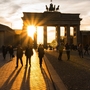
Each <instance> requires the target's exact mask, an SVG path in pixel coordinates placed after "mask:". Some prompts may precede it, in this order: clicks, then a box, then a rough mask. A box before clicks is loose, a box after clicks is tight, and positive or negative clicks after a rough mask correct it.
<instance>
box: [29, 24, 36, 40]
mask: <svg viewBox="0 0 90 90" xmlns="http://www.w3.org/2000/svg"><path fill="white" fill-rule="evenodd" d="M35 32H36V28H35V26H34V25H31V26H28V27H27V34H28V36H30V37H31V38H32V39H33V37H34V33H35Z"/></svg>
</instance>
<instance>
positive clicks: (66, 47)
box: [65, 43, 70, 60]
mask: <svg viewBox="0 0 90 90" xmlns="http://www.w3.org/2000/svg"><path fill="white" fill-rule="evenodd" d="M65 49H66V54H67V60H70V45H69V44H68V43H66V45H65Z"/></svg>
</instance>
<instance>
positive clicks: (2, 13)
mask: <svg viewBox="0 0 90 90" xmlns="http://www.w3.org/2000/svg"><path fill="white" fill-rule="evenodd" d="M50 3H51V2H50V0H0V24H4V25H7V26H10V27H11V28H13V29H21V28H22V20H21V17H22V16H23V13H22V12H44V11H45V10H46V8H45V5H47V6H49V4H50ZM52 3H53V4H54V5H56V6H58V5H60V10H59V12H61V13H80V18H82V19H83V20H82V21H81V26H80V30H90V0H52Z"/></svg>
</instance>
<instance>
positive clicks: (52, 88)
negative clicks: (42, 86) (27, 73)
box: [41, 68, 56, 90]
mask: <svg viewBox="0 0 90 90" xmlns="http://www.w3.org/2000/svg"><path fill="white" fill-rule="evenodd" d="M41 72H42V76H43V78H44V81H45V83H46V88H50V90H56V89H55V86H54V83H53V81H52V79H51V78H49V77H48V75H47V73H46V72H45V70H44V68H41Z"/></svg>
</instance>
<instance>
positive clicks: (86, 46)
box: [84, 44, 89, 55]
mask: <svg viewBox="0 0 90 90" xmlns="http://www.w3.org/2000/svg"><path fill="white" fill-rule="evenodd" d="M88 48H89V45H88V44H86V45H85V47H84V50H85V52H84V55H86V54H87V55H89V52H88Z"/></svg>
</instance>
